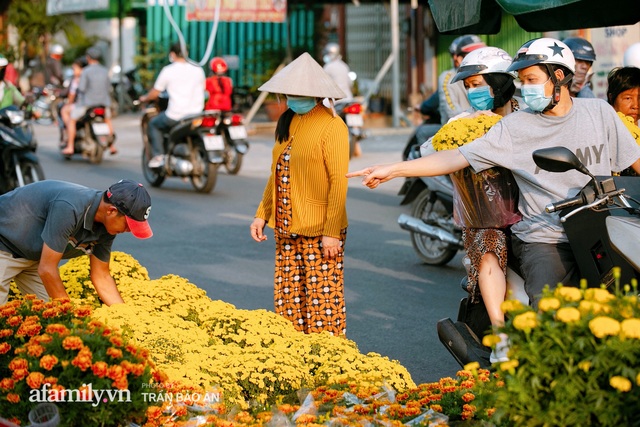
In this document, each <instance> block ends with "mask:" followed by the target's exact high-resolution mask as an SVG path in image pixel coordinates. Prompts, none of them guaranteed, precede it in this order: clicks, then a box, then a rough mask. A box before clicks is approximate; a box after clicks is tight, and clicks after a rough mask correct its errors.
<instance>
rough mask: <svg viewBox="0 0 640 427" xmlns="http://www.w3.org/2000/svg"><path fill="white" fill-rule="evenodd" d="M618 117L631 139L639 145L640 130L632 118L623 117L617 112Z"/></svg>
mask: <svg viewBox="0 0 640 427" xmlns="http://www.w3.org/2000/svg"><path fill="white" fill-rule="evenodd" d="M618 116H620V118H621V119H622V123H624V125H625V126H626V127H627V129H628V130H629V132H631V135H633V138H634V139H635V140H636V142H637V143H638V144H640V128H639V127H638V126H637V125H636V123H635V122H634V121H633V117H630V116H625V115H624V114H623V113H621V112H620V111H618Z"/></svg>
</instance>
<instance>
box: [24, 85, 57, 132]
mask: <svg viewBox="0 0 640 427" xmlns="http://www.w3.org/2000/svg"><path fill="white" fill-rule="evenodd" d="M61 91H62V88H60V87H57V86H54V85H46V86H44V87H34V88H33V90H32V94H31V96H32V97H33V99H35V101H34V102H33V104H32V110H33V115H34V117H35V121H36V123H38V124H41V125H50V124H51V123H53V121H54V120H55V118H56V117H57V115H58V112H57V108H56V106H57V104H58V103H57V101H56V100H57V99H58V98H59V97H60V93H61Z"/></svg>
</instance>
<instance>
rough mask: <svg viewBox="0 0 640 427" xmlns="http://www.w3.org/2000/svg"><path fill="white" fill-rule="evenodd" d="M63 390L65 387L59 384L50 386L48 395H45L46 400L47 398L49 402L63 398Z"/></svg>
mask: <svg viewBox="0 0 640 427" xmlns="http://www.w3.org/2000/svg"><path fill="white" fill-rule="evenodd" d="M64 390H65V388H64V387H63V386H61V385H60V384H55V385H53V386H52V387H51V390H49V395H48V396H47V400H49V401H50V402H57V401H59V400H61V399H63V397H64V396H63V393H62V392H63V391H64Z"/></svg>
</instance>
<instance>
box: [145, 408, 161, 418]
mask: <svg viewBox="0 0 640 427" xmlns="http://www.w3.org/2000/svg"><path fill="white" fill-rule="evenodd" d="M160 416H162V408H161V407H159V406H149V407H148V408H147V420H148V421H152V420H155V419H158V418H160Z"/></svg>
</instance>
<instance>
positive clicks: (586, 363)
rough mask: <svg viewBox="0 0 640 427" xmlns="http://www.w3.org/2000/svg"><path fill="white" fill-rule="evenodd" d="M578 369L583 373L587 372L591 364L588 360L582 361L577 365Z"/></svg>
mask: <svg viewBox="0 0 640 427" xmlns="http://www.w3.org/2000/svg"><path fill="white" fill-rule="evenodd" d="M578 368H580V369H582V370H583V371H585V372H589V369H591V362H590V361H588V360H583V361H582V362H580V363H578Z"/></svg>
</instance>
